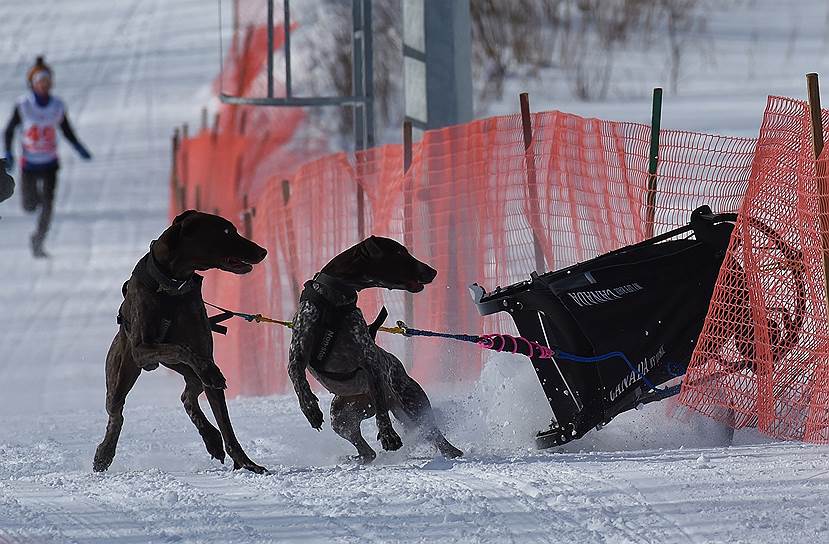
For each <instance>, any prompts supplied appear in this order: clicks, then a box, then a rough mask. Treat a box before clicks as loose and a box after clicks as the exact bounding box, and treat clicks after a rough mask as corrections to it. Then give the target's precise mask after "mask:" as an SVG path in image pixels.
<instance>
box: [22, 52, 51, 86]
mask: <svg viewBox="0 0 829 544" xmlns="http://www.w3.org/2000/svg"><path fill="white" fill-rule="evenodd" d="M44 77H48V78H49V79H52V77H53V75H52V67H51V66H49V65H48V64H46V63H45V62H43V57H42V56H38V57H37V59H35V63H34V65H33V66H32V67H31V68H29V72H28V73H27V74H26V80H27V81H28V82H29V86H30V87H31V86H32V84H33V83H34V82H35V81H39V80H41V79H43V78H44Z"/></svg>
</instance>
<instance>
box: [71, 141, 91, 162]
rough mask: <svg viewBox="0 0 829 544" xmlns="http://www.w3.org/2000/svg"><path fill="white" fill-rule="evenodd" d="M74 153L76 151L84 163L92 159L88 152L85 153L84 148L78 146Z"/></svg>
mask: <svg viewBox="0 0 829 544" xmlns="http://www.w3.org/2000/svg"><path fill="white" fill-rule="evenodd" d="M75 151H77V152H78V155H80V156H81V158H82V159H83V160H85V161H88V160H91V159H92V154H91V153H90V152H89V151H87V149H86V148H85V147H84V146H82V145H80V144H78V145H76V146H75Z"/></svg>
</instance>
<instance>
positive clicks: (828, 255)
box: [806, 73, 829, 312]
mask: <svg viewBox="0 0 829 544" xmlns="http://www.w3.org/2000/svg"><path fill="white" fill-rule="evenodd" d="M806 86H807V88H808V93H809V113H810V114H811V123H812V151H813V152H814V155H815V161H816V162H815V174H816V175H817V190H818V206H819V223H820V243H821V247H822V249H823V277H824V285H825V287H826V290H825V292H824V295H825V297H826V298H825V302H826V308H827V312H829V183H827V179H826V164H825V163H824V162H821V161H819V160H818V159H819V158H820V154H821V152H822V151H823V118H822V114H821V108H820V86H819V84H818V75H817V74H815V73H809V74H806Z"/></svg>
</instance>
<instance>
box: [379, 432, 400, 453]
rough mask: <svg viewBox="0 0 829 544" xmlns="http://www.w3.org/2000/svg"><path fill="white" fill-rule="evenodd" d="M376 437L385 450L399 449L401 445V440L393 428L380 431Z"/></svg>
mask: <svg viewBox="0 0 829 544" xmlns="http://www.w3.org/2000/svg"><path fill="white" fill-rule="evenodd" d="M377 439H378V440H380V445H381V446H383V449H384V450H386V451H394V450H399V449H400V448H402V447H403V441H402V440H401V439H400V435H398V434H397V432H395V430H394V429H388V430H386V431H380V432H379V433H378V434H377Z"/></svg>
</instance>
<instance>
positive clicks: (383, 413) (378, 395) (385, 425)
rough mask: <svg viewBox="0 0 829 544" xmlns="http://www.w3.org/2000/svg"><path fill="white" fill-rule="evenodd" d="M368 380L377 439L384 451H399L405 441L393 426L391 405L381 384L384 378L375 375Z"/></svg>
mask: <svg viewBox="0 0 829 544" xmlns="http://www.w3.org/2000/svg"><path fill="white" fill-rule="evenodd" d="M367 378H368V379H367V383H368V396H369V398H370V399H371V401H372V403H373V404H374V411H375V416H374V420H375V421H376V422H377V439H378V440H379V441H380V444H381V445H382V446H383V449H384V450H386V451H394V450H399V449H400V448H401V447H403V441H402V440H401V439H400V435H398V434H397V431H395V430H394V426H392V424H391V418H390V417H389V403H388V399H387V396H386V393H385V391H384V387H383V384H382V382H381V380H382V378H381V377H379V376H374V375H369V376H368V377H367Z"/></svg>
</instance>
